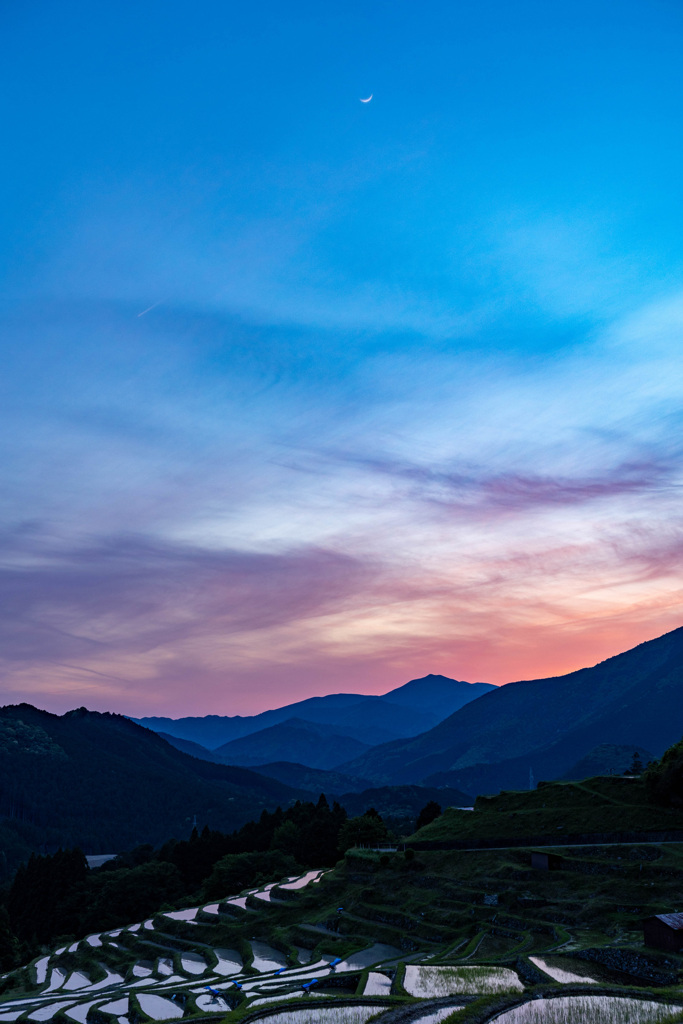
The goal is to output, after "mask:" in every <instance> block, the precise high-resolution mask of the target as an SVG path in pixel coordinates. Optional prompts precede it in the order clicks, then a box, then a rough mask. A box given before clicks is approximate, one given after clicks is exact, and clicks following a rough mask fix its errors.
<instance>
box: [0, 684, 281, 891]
mask: <svg viewBox="0 0 683 1024" xmlns="http://www.w3.org/2000/svg"><path fill="white" fill-rule="evenodd" d="M298 795H299V794H298V793H297V792H295V791H293V790H291V789H290V788H289V787H287V786H284V785H283V784H282V783H280V782H278V781H277V780H275V779H272V778H267V777H265V776H261V775H257V774H256V773H255V772H251V771H249V770H247V769H245V768H233V767H228V766H227V765H222V764H212V763H211V762H209V761H204V760H198V759H196V758H194V757H189V756H188V755H187V754H184V753H182V752H181V751H179V750H176V749H175V748H174V747H171V746H170V745H169V744H168V743H166V741H165V740H163V739H161V737H159V736H157V735H156V734H155V733H153V732H151V731H150V730H149V729H143V728H142V727H141V726H139V725H136V724H135V723H134V722H131V721H130V720H129V719H128V718H124V717H123V716H121V715H111V714H98V713H97V712H91V711H87V710H86V709H85V708H79V709H78V710H76V711H70V712H68V713H67V714H65V715H62V716H61V717H60V716H58V715H52V714H49V713H48V712H47V711H39V710H38V709H37V708H34V707H32V706H31V705H30V704H19V705H16V706H9V707H4V708H0V816H1V817H2V819H4V820H2V823H1V824H0V850H1V851H2V853H1V854H0V876H4V875H6V872H7V870H8V869H9V868H10V867H12V866H14V865H16V863H17V862H18V861H19V860H21V859H23V857H24V856H26V855H27V853H29V852H30V851H31V850H36V851H42V852H49V851H51V850H54V849H57V847H59V846H63V847H73V846H80V847H81V848H82V849H84V850H85V851H86V852H88V853H113V852H116V851H118V850H121V849H125V848H130V847H133V846H135V845H137V844H139V843H160V842H163V841H164V840H167V839H169V838H171V837H174V836H175V837H180V838H182V837H186V836H188V835H189V833H190V830H191V828H192V821H193V819H194V816H195V815H196V817H197V823H198V824H199V825H200V827H201V826H203V825H204V824H208V825H210V826H211V827H213V828H218V829H221V830H223V831H231V830H232V829H235V828H238V827H239V826H240V825H242V824H243V823H244V822H246V821H248V820H250V819H252V818H255V817H258V815H259V814H260V812H261V810H262V809H263V808H270V809H273V808H275V807H276V806H277V805H278V804H282V805H286V804H288V803H289V802H290V801H291V800H292V799H293V798H295V797H297V796H298Z"/></svg>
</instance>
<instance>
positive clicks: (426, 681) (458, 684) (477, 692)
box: [382, 673, 497, 722]
mask: <svg viewBox="0 0 683 1024" xmlns="http://www.w3.org/2000/svg"><path fill="white" fill-rule="evenodd" d="M495 689H497V687H496V686H494V685H493V683H466V682H463V681H462V680H459V679H449V678H448V676H435V675H433V674H432V673H430V674H429V675H428V676H423V677H422V678H421V679H411V680H410V682H409V683H404V685H403V686H399V687H397V688H396V689H395V690H389V692H388V693H385V694H383V696H382V700H388V701H390V702H391V703H392V704H400V705H401V706H402V707H414V708H420V709H421V710H422V711H427V712H431V713H432V714H433V715H436V716H437V717H438V719H439V721H440V722H442V721H443V720H444V718H447V717H448V715H452V714H453V713H454V712H455V711H457V710H458V709H459V708H462V707H464V706H465V704H469V702H470V701H472V700H476V698H477V697H481V695H482V694H483V693H488V691H489V690H495Z"/></svg>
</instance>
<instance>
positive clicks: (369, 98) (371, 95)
mask: <svg viewBox="0 0 683 1024" xmlns="http://www.w3.org/2000/svg"><path fill="white" fill-rule="evenodd" d="M372 97H373V93H370V95H369V96H368V98H367V99H366V100H361V103H369V102H370V100H371V99H372Z"/></svg>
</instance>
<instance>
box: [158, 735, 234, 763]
mask: <svg viewBox="0 0 683 1024" xmlns="http://www.w3.org/2000/svg"><path fill="white" fill-rule="evenodd" d="M143 728H144V726H143ZM151 731H152V730H150V732H151ZM157 736H161V738H162V740H166V742H167V743H170V744H171V746H172V747H175V748H176V750H182V752H183V753H184V754H189V755H190V757H200V758H201V759H202V760H203V761H214V762H215V763H216V764H225V762H224V761H222V760H221V758H220V757H214V753H213V750H208V749H207V748H206V747H203V746H202V745H201V743H193V742H192V740H181V739H180V737H179V736H171V735H170V733H167V732H158V733H157Z"/></svg>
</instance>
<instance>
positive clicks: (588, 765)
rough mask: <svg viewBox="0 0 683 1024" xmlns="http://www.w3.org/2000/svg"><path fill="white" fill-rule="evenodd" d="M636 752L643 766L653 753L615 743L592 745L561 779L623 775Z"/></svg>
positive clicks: (651, 758) (650, 759)
mask: <svg viewBox="0 0 683 1024" xmlns="http://www.w3.org/2000/svg"><path fill="white" fill-rule="evenodd" d="M636 753H637V754H638V757H639V758H640V760H641V762H642V764H643V767H644V766H645V765H646V764H647V763H648V761H652V760H653V759H654V755H653V754H652V753H650V751H649V750H645V748H644V747H624V746H619V745H618V744H616V743H601V744H600V746H598V747H593V749H592V750H590V751H589V752H588V753H587V754H586V756H585V757H582V758H580V759H579V760H578V761H577V762H576V764H574V765H572V767H571V768H570V769H569V770H568V771H566V772H565V773H564V775H562V776H560V777H561V778H562V779H571V780H575V779H592V778H593V777H594V776H596V775H623V773H624V772H625V771H627V770H628V769H629V768H630V766H631V763H632V761H633V755H634V754H636Z"/></svg>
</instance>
